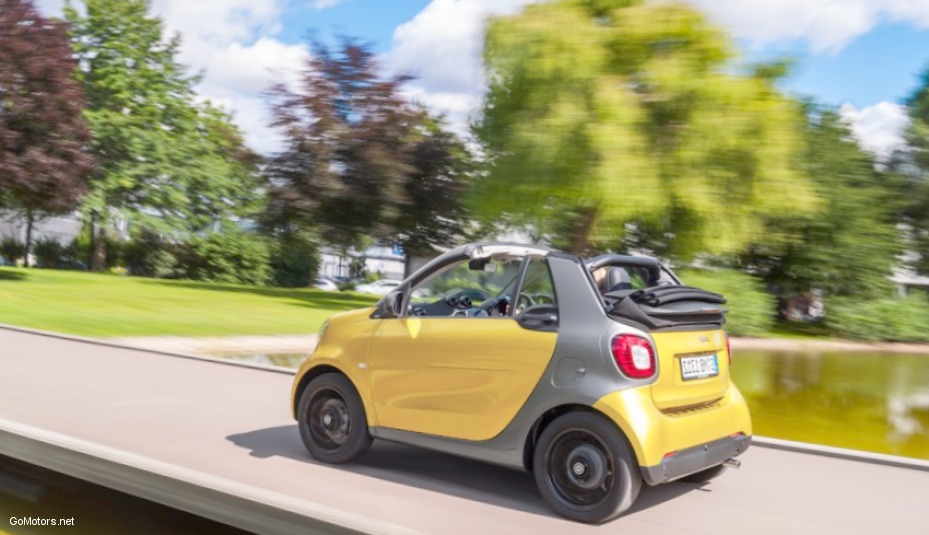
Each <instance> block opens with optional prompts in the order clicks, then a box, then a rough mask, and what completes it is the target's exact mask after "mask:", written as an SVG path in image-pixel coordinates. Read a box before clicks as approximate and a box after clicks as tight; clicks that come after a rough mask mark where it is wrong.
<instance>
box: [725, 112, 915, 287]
mask: <svg viewBox="0 0 929 535" xmlns="http://www.w3.org/2000/svg"><path fill="white" fill-rule="evenodd" d="M805 161H806V164H805V166H806V172H807V174H808V175H809V176H810V177H811V179H812V181H813V183H814V186H815V188H816V192H817V194H818V196H819V198H820V199H822V202H821V210H820V211H819V212H818V213H817V214H816V215H815V216H807V215H803V214H794V213H785V214H783V215H779V216H776V217H773V218H771V219H770V220H769V221H768V223H767V225H766V232H765V233H764V235H763V239H759V240H757V241H756V242H755V243H754V244H753V245H751V247H749V249H748V252H747V253H746V254H744V255H743V256H742V259H741V260H742V263H743V268H744V269H746V270H748V271H749V272H752V273H755V274H757V275H759V276H762V277H763V278H764V279H765V281H766V282H767V284H768V288H769V289H770V290H773V291H774V292H775V293H777V294H778V295H779V296H780V297H782V298H787V297H791V296H794V295H797V294H802V293H805V292H808V291H809V290H812V289H814V288H815V289H820V290H823V291H825V292H826V293H827V294H828V295H833V296H855V297H878V296H889V295H890V294H891V289H892V288H891V283H890V280H889V278H888V277H890V275H891V270H892V268H893V266H894V265H895V263H896V261H897V256H898V255H899V254H900V253H902V243H901V236H900V232H899V231H898V230H897V228H896V208H897V207H896V204H895V199H894V195H895V192H894V190H893V189H892V185H891V184H890V183H889V182H888V177H887V175H886V174H885V173H883V172H881V171H880V170H878V169H877V168H876V167H875V162H874V158H873V157H872V156H871V155H870V154H869V153H867V152H865V151H864V150H863V149H862V148H861V147H860V146H859V145H858V143H857V141H856V140H855V139H854V136H853V135H852V132H851V130H850V129H849V127H848V125H847V124H846V123H845V122H844V121H843V120H842V118H841V117H840V116H839V115H838V113H836V111H834V110H831V109H823V108H815V107H811V108H810V113H809V123H808V126H807V132H806V155H805Z"/></svg>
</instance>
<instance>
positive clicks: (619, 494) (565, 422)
mask: <svg viewBox="0 0 929 535" xmlns="http://www.w3.org/2000/svg"><path fill="white" fill-rule="evenodd" d="M532 471H533V476H534V477H535V481H536V486H537V487H538V488H539V492H540V493H541V494H542V498H543V499H544V500H545V502H546V503H547V504H548V505H549V506H550V507H551V508H552V509H553V510H554V511H555V512H556V513H558V514H560V515H561V516H564V517H566V518H569V519H571V520H575V521H578V522H585V523H600V522H606V521H608V520H612V519H614V518H616V517H618V516H620V515H622V514H623V513H625V512H626V511H627V510H628V509H629V508H630V507H631V506H632V504H633V502H635V499H636V497H637V496H638V495H639V490H640V489H641V488H642V477H641V475H639V471H638V464H637V463H636V461H635V455H634V453H633V452H632V449H631V447H630V446H629V444H628V442H627V441H626V438H625V437H624V436H623V434H622V433H621V432H620V430H619V428H618V427H616V425H615V424H613V423H612V422H610V421H609V420H607V419H606V418H604V417H602V416H600V415H599V414H595V413H591V412H571V413H568V414H565V415H564V416H561V417H560V418H558V419H556V420H555V421H553V422H552V423H551V424H549V425H548V426H547V427H546V428H545V430H544V431H542V434H541V436H540V437H539V440H538V443H537V445H536V448H535V451H534V453H533V464H532Z"/></svg>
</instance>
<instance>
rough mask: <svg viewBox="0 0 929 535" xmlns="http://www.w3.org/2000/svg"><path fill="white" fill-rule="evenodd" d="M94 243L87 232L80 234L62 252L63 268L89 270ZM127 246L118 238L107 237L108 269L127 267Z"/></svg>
mask: <svg viewBox="0 0 929 535" xmlns="http://www.w3.org/2000/svg"><path fill="white" fill-rule="evenodd" d="M92 246H93V242H91V239H90V236H89V235H88V233H86V232H81V234H78V235H77V237H75V238H74V240H72V241H71V243H70V244H68V246H67V247H65V248H64V250H63V251H62V267H63V268H64V269H89V268H90V256H91V248H92ZM126 247H127V244H126V243H124V242H122V241H120V240H119V239H118V238H114V237H111V236H107V237H106V269H107V270H109V269H112V268H114V267H119V266H124V265H125V249H126Z"/></svg>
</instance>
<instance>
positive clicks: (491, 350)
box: [291, 243, 752, 523]
mask: <svg viewBox="0 0 929 535" xmlns="http://www.w3.org/2000/svg"><path fill="white" fill-rule="evenodd" d="M462 289H471V290H474V291H473V292H466V294H462V293H461V292H460V290H462ZM450 292H451V293H450ZM450 295H451V296H453V297H454V298H452V299H450V298H448V296H450ZM463 295H465V296H466V297H467V298H461V297H462V296H463ZM430 296H432V297H430ZM471 296H475V297H471ZM724 304H725V299H724V298H723V297H722V296H720V295H718V294H714V293H712V292H707V291H704V290H701V289H698V288H692V287H689V286H684V285H683V284H682V283H681V281H680V280H679V279H678V278H677V277H676V276H675V275H674V273H673V272H672V271H671V270H670V269H668V268H667V267H665V266H663V265H662V264H661V263H659V262H658V261H657V260H656V259H653V258H648V257H640V256H624V255H605V256H598V257H594V258H590V259H584V258H581V257H579V256H576V255H573V254H566V253H562V252H558V251H556V250H552V249H549V248H545V247H538V246H526V245H516V244H505V243H473V244H468V245H464V246H460V247H457V248H455V249H452V250H450V251H448V252H446V253H445V254H442V255H441V256H439V257H438V258H435V259H434V260H432V261H431V262H429V263H428V264H426V265H425V266H424V267H423V268H421V269H420V270H418V271H416V272H415V273H414V274H413V275H411V276H410V277H409V278H407V279H405V280H404V281H403V282H402V283H401V284H400V285H399V286H398V287H397V288H396V289H395V290H394V291H392V292H391V293H389V294H388V295H386V296H385V297H384V298H382V299H381V300H380V301H379V302H378V303H377V304H376V305H375V306H374V307H371V308H367V309H363V310H357V311H352V312H346V313H341V314H337V315H335V316H332V317H331V318H330V319H329V320H328V321H326V322H325V323H324V325H323V327H322V329H321V331H320V333H319V341H318V345H317V347H316V349H315V350H314V351H313V353H312V354H311V355H310V357H309V358H308V359H307V360H306V362H305V363H304V364H303V365H302V366H301V367H300V369H299V370H298V372H297V374H296V376H295V379H294V382H293V388H292V392H291V401H292V411H293V416H294V418H295V419H296V420H297V422H298V424H299V425H298V428H299V432H300V436H301V438H302V439H303V442H304V444H305V445H306V448H307V449H308V450H309V452H310V454H311V455H312V456H313V457H315V458H316V459H319V460H321V461H324V462H327V463H336V464H338V463H345V462H348V461H351V460H352V459H354V458H356V457H358V456H359V455H361V454H362V453H364V452H365V450H367V449H368V447H369V446H370V444H371V442H372V440H373V439H381V440H387V441H393V442H400V443H404V444H411V445H415V446H421V447H426V448H431V449H434V450H439V451H443V452H447V453H451V454H455V455H460V456H465V457H469V458H473V459H480V460H483V461H486V462H490V463H496V464H499V465H502V466H507V467H512V468H516V469H519V470H526V471H528V472H530V473H531V474H533V475H534V479H535V482H536V484H537V486H538V489H539V491H540V493H541V495H542V497H543V499H544V500H545V501H546V502H547V503H548V504H549V506H551V508H552V509H553V510H554V511H555V512H557V513H559V514H561V515H563V516H565V517H567V518H570V519H572V520H576V521H580V522H588V523H599V522H603V521H606V520H610V519H612V518H615V517H617V516H619V515H621V514H622V513H624V512H625V511H627V510H628V509H629V507H630V506H631V505H632V504H633V502H634V501H635V499H636V496H637V495H638V493H639V490H640V488H641V487H642V484H643V482H644V483H646V484H648V485H658V484H663V483H668V482H671V481H675V480H678V479H682V478H685V479H687V480H690V481H705V480H708V479H711V478H713V477H716V476H718V475H719V474H720V473H721V472H722V471H723V470H724V469H725V467H726V466H727V465H737V464H738V461H736V460H735V459H734V458H735V457H736V456H738V455H740V454H741V453H743V452H744V451H745V450H746V449H747V448H748V446H749V442H750V438H751V432H752V429H751V420H750V417H749V412H748V409H747V406H746V404H745V400H744V399H743V397H742V395H741V394H740V393H739V390H738V389H737V388H736V387H735V385H733V384H732V382H731V381H730V377H729V367H730V364H731V353H730V350H729V341H728V337H727V336H726V333H725V332H724V330H723V328H722V325H723V323H724V321H725V309H724V308H723V305H724Z"/></svg>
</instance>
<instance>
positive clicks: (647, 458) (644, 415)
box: [594, 383, 752, 479]
mask: <svg viewBox="0 0 929 535" xmlns="http://www.w3.org/2000/svg"><path fill="white" fill-rule="evenodd" d="M594 408H595V409H597V410H598V411H600V412H601V413H603V414H604V415H605V416H607V417H609V418H610V419H611V420H613V422H615V423H616V425H617V426H618V427H619V428H620V429H621V430H622V432H623V434H625V435H626V438H627V439H628V440H629V444H630V445H631V446H632V449H633V450H634V451H635V454H636V461H637V463H638V465H639V466H643V467H657V466H660V465H661V463H663V462H665V461H666V460H667V459H668V457H667V456H668V454H669V453H673V452H678V454H680V452H688V451H690V450H693V449H702V448H703V447H704V446H706V445H709V444H715V443H716V442H717V441H720V440H721V439H722V437H731V436H733V435H736V434H737V433H741V434H742V435H744V436H746V437H750V436H751V435H752V421H751V416H750V415H749V413H748V405H747V404H746V403H745V399H744V398H743V397H742V394H741V393H740V392H739V389H738V388H736V387H735V385H732V384H731V383H730V387H729V391H728V392H727V393H726V395H725V396H723V398H722V399H720V400H719V401H718V402H716V403H714V404H713V405H711V406H709V407H705V408H701V409H696V410H690V411H682V412H677V413H673V414H667V413H663V412H661V411H660V410H659V409H658V408H657V407H655V403H654V402H653V401H652V397H651V392H650V390H649V387H648V386H644V387H639V388H631V389H628V390H620V391H617V392H613V393H611V394H608V395H606V396H604V397H603V398H601V399H600V400H598V401H597V402H596V403H595V404H594ZM707 449H708V450H709V448H707ZM714 449H715V448H714ZM743 451H744V448H743ZM732 455H735V453H733V454H732ZM732 455H730V456H729V457H732ZM727 458H728V457H727ZM714 459H715V458H714ZM725 460H726V458H723V459H721V460H720V461H719V462H722V461H725ZM717 464H718V463H717ZM683 475H686V474H681V475H680V476H678V475H677V472H676V471H675V477H682V476H683ZM670 478H671V476H670V475H669V479H670ZM661 479H663V478H661Z"/></svg>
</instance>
